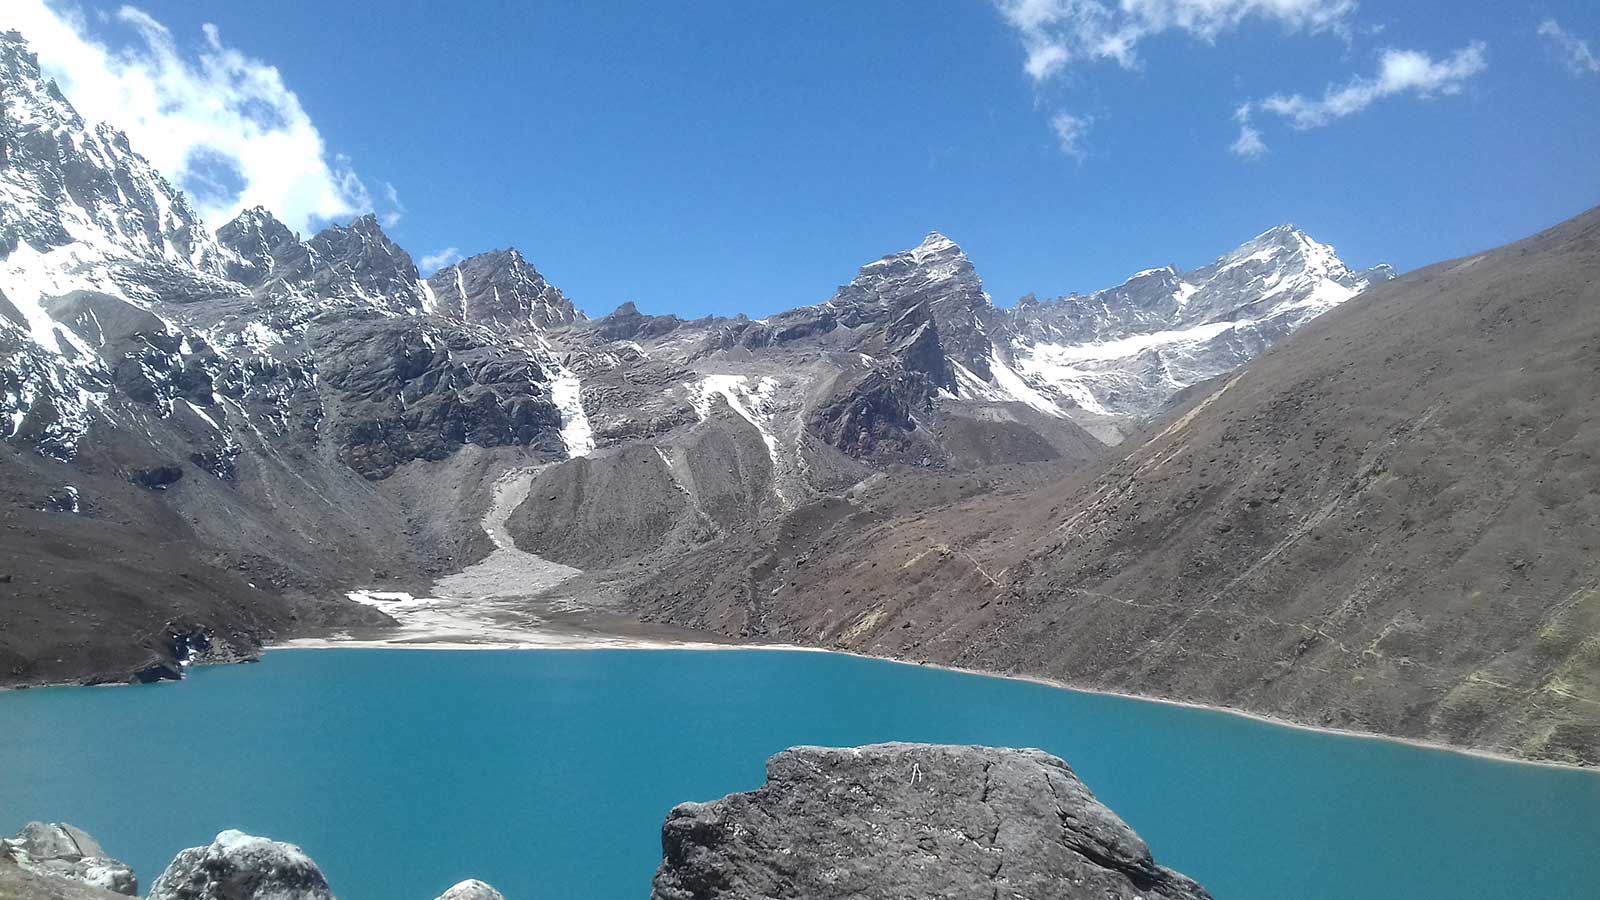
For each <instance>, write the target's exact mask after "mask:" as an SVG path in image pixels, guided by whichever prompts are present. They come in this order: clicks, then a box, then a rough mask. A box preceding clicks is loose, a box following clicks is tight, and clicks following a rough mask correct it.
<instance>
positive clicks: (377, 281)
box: [217, 206, 424, 313]
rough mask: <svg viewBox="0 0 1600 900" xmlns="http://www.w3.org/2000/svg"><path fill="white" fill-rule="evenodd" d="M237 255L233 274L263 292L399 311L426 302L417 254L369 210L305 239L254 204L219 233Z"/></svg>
mask: <svg viewBox="0 0 1600 900" xmlns="http://www.w3.org/2000/svg"><path fill="white" fill-rule="evenodd" d="M217 234H218V237H219V239H220V240H221V241H222V243H223V245H224V246H225V247H227V248H228V250H229V251H231V252H232V254H233V255H234V256H235V257H236V258H235V259H233V260H231V261H230V264H229V266H228V274H229V277H231V278H233V280H235V281H238V282H239V283H241V284H244V285H246V286H248V287H251V288H253V289H255V290H256V291H257V292H258V293H264V294H279V295H284V294H287V295H291V296H297V297H300V298H303V299H312V298H314V299H315V300H316V301H317V302H318V303H321V304H329V303H340V302H344V303H354V304H359V305H366V306H372V307H376V308H379V309H383V310H386V311H388V312H393V313H411V312H417V311H419V310H421V309H422V308H423V306H424V303H423V297H424V292H423V290H422V289H421V284H422V278H421V275H420V274H419V273H418V272H417V265H416V263H415V262H413V261H412V259H411V254H409V253H407V252H406V251H405V250H403V249H401V248H400V246H399V245H397V244H396V243H395V242H394V241H392V240H390V239H389V236H388V235H387V234H385V233H384V231H383V226H382V225H380V224H378V218H377V216H374V215H372V214H371V213H368V214H366V215H364V216H361V217H359V218H357V219H355V220H354V221H352V222H351V223H350V224H349V225H330V226H328V227H327V228H324V229H322V230H321V231H319V232H317V233H316V234H315V235H313V236H312V237H311V239H310V240H308V241H304V242H302V241H301V240H300V238H299V236H298V235H296V234H295V233H294V232H293V231H291V230H290V229H289V227H288V226H287V225H285V224H283V223H282V222H281V221H279V220H278V219H277V217H275V216H273V214H272V213H271V212H269V211H267V210H266V209H263V208H261V207H259V206H258V207H254V208H252V209H247V210H245V211H244V212H242V213H240V214H239V215H238V216H237V217H235V218H234V219H233V221H231V222H229V223H228V224H226V225H224V226H222V228H220V229H218V231H217Z"/></svg>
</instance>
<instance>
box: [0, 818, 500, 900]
mask: <svg viewBox="0 0 1600 900" xmlns="http://www.w3.org/2000/svg"><path fill="white" fill-rule="evenodd" d="M138 893H139V889H138V882H137V881H136V880H135V879H134V876H133V870H132V869H129V868H128V867H127V866H125V865H123V864H122V863H120V862H117V861H116V860H114V859H112V858H110V857H109V856H107V855H106V853H105V851H104V850H103V849H101V847H100V845H99V844H98V843H96V842H95V840H94V838H92V837H90V836H89V835H87V834H85V833H84V832H83V831H81V830H79V829H77V828H74V827H73V826H71V825H60V824H50V825H44V824H41V823H39V822H30V823H28V826H27V827H26V828H24V829H22V831H20V832H18V833H17V836H16V837H13V838H8V839H0V900H119V898H121V897H124V896H128V897H133V896H138ZM147 900H333V892H332V891H331V890H329V888H328V880H327V879H326V878H325V877H323V875H322V870H321V869H319V868H318V867H317V864H316V863H314V862H312V861H311V857H309V856H307V855H306V854H305V851H303V850H301V849H300V848H299V847H296V846H294V845H293V844H285V843H281V842H279V841H273V840H268V839H267V838H263V837H256V836H254V835H249V834H245V833H244V832H242V831H224V832H222V833H221V834H219V835H217V838H216V840H214V841H212V842H211V844H210V845H209V846H205V847H191V848H189V849H188V850H185V851H183V852H182V853H179V854H178V856H177V858H176V859H174V860H173V861H172V863H171V864H170V865H168V866H167V869H166V871H164V872H162V873H161V875H160V877H158V878H157V879H156V882H155V884H153V885H151V886H150V896H149V898H147ZM436 900H505V897H504V896H503V895H502V894H501V893H500V892H499V891H497V890H495V889H494V888H492V887H490V886H489V885H487V884H485V883H483V882H481V881H479V880H477V879H476V878H469V879H467V880H466V881H462V882H458V883H457V884H456V885H454V886H453V887H451V888H450V889H449V890H447V891H445V892H444V893H443V894H441V895H439V897H438V898H436Z"/></svg>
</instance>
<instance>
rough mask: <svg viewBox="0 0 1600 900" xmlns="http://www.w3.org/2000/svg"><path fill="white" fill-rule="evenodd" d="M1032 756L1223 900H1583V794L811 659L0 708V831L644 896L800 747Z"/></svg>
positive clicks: (301, 682) (705, 657)
mask: <svg viewBox="0 0 1600 900" xmlns="http://www.w3.org/2000/svg"><path fill="white" fill-rule="evenodd" d="M886 740H912V741H936V742H952V743H976V744H994V745H1006V746H1036V747H1042V748H1044V749H1046V750H1049V751H1050V752H1052V753H1055V754H1057V755H1059V756H1061V757H1062V758H1064V759H1066V760H1067V762H1069V763H1070V764H1071V765H1072V766H1073V768H1074V769H1075V770H1076V771H1077V772H1078V774H1079V776H1080V777H1082V778H1083V780H1084V781H1085V782H1087V783H1088V785H1089V786H1090V787H1091V788H1092V789H1093V790H1094V791H1095V793H1096V794H1097V795H1098V796H1099V797H1100V798H1101V799H1102V800H1103V801H1105V802H1106V803H1107V804H1108V805H1110V806H1111V808H1113V809H1115V810H1116V811H1117V812H1118V813H1119V814H1120V815H1121V816H1122V817H1123V818H1125V819H1126V820H1128V822H1129V824H1131V825H1132V826H1133V827H1134V828H1135V829H1136V830H1137V831H1138V832H1139V833H1140V834H1141V835H1143V836H1144V838H1145V839H1146V840H1147V841H1148V842H1149V843H1150V845H1151V847H1152V848H1153V849H1154V851H1155V854H1156V858H1157V859H1158V860H1159V861H1161V862H1162V863H1164V864H1166V865H1168V866H1171V867H1173V868H1175V869H1178V870H1180V871H1182V872H1185V873H1186V874H1188V875H1190V876H1192V877H1194V878H1197V879H1198V880H1199V881H1200V882H1201V883H1202V884H1204V885H1206V887H1207V888H1209V889H1210V890H1211V891H1212V893H1213V894H1215V895H1216V896H1217V897H1218V898H1222V900H1227V898H1233V900H1282V898H1286V897H1294V898H1299V900H1314V898H1386V897H1394V898H1408V900H1426V898H1439V900H1446V898H1448V900H1464V898H1485V900H1506V898H1524V897H1526V898H1540V900H1558V898H1572V900H1594V898H1596V897H1597V896H1600V773H1589V772H1576V771H1567V770H1560V769H1553V768H1541V767H1535V766H1525V765H1516V764H1512V763H1502V762H1497V761H1493V760H1486V759H1480V758H1475V757H1470V756H1465V755H1461V754H1454V753H1445V752H1437V751H1430V750H1424V749H1419V748H1415V747H1410V746H1406V745H1403V744H1398V743H1394V742H1387V741H1375V740H1363V739H1359V738H1351V737H1344V736H1338V735H1325V734H1319V733H1315V732H1310V731H1304V730H1298V729H1291V728H1281V727H1277V726H1273V725H1268V724H1265V723H1262V722H1257V721H1253V720H1250V719H1245V718H1242V717H1239V716H1230V715H1227V714H1224V713H1215V712H1210V711H1206V710H1195V709H1186V708H1181V707H1175V706H1168V705H1161V704H1154V703H1143V702H1139V701H1135V700H1126V699H1122V698H1116V697H1107V696H1100V695H1094V694H1082V693H1075V692H1071V691H1064V690H1057V689H1054V688H1049V687H1045V686H1041V685H1035V684H1029V683H1025V682H1018V681H1007V680H1003V679H996V678H984V677H980V676H974V675H963V674H959V673H953V672H946V671H940V670H935V669H925V668H919V667H915V666H904V665H897V664H893V663H888V662H881V661H877V660H868V659H858V658H854V657H847V656H837V655H832V654H821V653H786V652H773V651H754V650H752V651H743V650H739V651H714V652H704V651H701V652H696V651H642V650H594V651H578V650H563V651H475V652H449V651H423V650H417V651H385V650H293V651H277V652H273V653H269V654H268V655H267V657H266V659H265V660H264V661H263V662H262V663H260V664H258V665H250V666H228V667H220V668H208V669H200V670H197V671H195V672H193V673H192V676H191V677H190V678H189V679H188V680H186V681H184V682H181V683H175V684H163V685H154V686H149V687H139V688H55V689H47V690H31V691H19V692H11V693H7V694H0V829H3V830H4V832H5V833H8V834H9V833H10V832H12V831H15V830H16V829H17V828H19V827H20V826H21V825H22V824H23V823H24V822H26V821H28V820H29V819H43V820H50V821H65V822H71V823H73V824H76V825H79V826H81V827H83V828H85V829H86V830H88V831H89V833H91V834H93V835H94V836H95V837H96V838H98V839H99V840H100V841H101V843H102V844H104V845H105V846H106V848H107V850H108V851H109V852H111V853H112V854H113V855H115V856H118V857H120V858H122V859H123V860H124V861H126V862H128V863H130V864H131V865H133V866H134V869H135V871H136V872H137V873H138V874H139V880H140V888H141V890H144V889H146V888H148V886H149V884H150V882H151V881H153V880H154V878H155V876H156V875H157V874H158V873H159V871H160V870H161V868H162V867H163V866H164V865H165V864H166V862H167V861H168V860H170V859H171V858H172V856H173V855H174V854H176V853H177V851H178V850H180V849H182V848H184V847H189V846H194V845H199V844H205V843H208V842H209V841H210V839H211V838H212V837H213V836H214V835H215V834H216V833H217V832H218V831H220V830H222V829H224V828H240V829H243V830H245V831H249V832H252V833H255V834H262V835H266V836H268V837H273V838H277V839H280V840H287V841H290V842H292V843H296V844H299V845H300V846H301V847H303V848H304V849H305V850H306V851H307V852H308V853H310V854H311V856H312V858H314V859H315V860H316V861H317V862H318V863H319V864H320V865H321V866H322V869H323V871H324V872H325V873H326V874H327V876H328V880H329V881H330V883H331V884H332V886H333V889H334V892H335V893H336V894H338V896H339V897H340V898H341V900H430V898H432V897H435V896H437V895H438V894H439V893H440V892H441V891H442V890H443V889H444V888H446V887H448V886H449V885H451V884H453V883H455V882H456V881H458V880H460V879H462V878H466V877H469V876H470V877H477V878H482V879H484V880H486V881H488V882H489V883H491V884H493V885H495V886H496V887H498V888H500V889H501V890H502V891H503V892H504V893H505V894H506V896H507V897H508V898H509V900H545V898H556V897H560V898H634V900H642V898H645V897H647V896H648V895H649V890H650V876H651V875H652V873H653V872H654V871H655V868H656V864H657V862H658V861H659V853H660V844H659V828H660V825H661V821H662V818H663V817H664V816H665V815H666V812H667V810H668V809H670V808H671V807H672V806H673V805H674V804H675V803H678V802H680V801H683V800H710V799H714V798H716V797H720V796H722V795H723V794H726V793H728V792H730V791H740V790H749V789H752V788H755V787H756V786H758V785H760V784H761V782H762V778H763V764H764V762H765V760H766V758H767V757H768V756H769V755H771V754H773V753H775V752H777V751H778V750H781V749H783V748H784V747H788V746H791V745H794V744H831V745H853V744H863V743H869V742H875V741H886Z"/></svg>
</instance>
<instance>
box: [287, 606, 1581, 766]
mask: <svg viewBox="0 0 1600 900" xmlns="http://www.w3.org/2000/svg"><path fill="white" fill-rule="evenodd" d="M608 618H612V617H608ZM615 618H617V619H622V618H623V617H620V616H619V617H615ZM626 621H628V622H631V623H632V626H633V627H632V628H621V629H617V630H616V631H603V630H598V629H596V628H594V627H592V626H588V627H568V628H559V627H558V628H552V629H549V630H546V631H543V632H523V633H521V634H520V635H511V634H507V633H505V632H501V633H500V634H498V635H491V634H488V633H485V632H483V631H482V630H479V629H472V630H470V631H464V630H461V629H459V628H457V629H453V630H454V631H455V633H454V634H450V633H448V631H449V630H443V631H440V632H438V633H434V634H418V633H415V631H413V630H412V629H409V628H406V627H404V626H402V627H401V628H400V629H370V630H367V631H370V633H365V632H364V633H362V634H360V635H356V634H353V633H349V632H343V633H341V634H340V635H339V636H333V635H330V636H326V637H310V638H298V639H292V640H287V641H281V642H277V643H273V644H270V645H268V646H267V647H265V648H264V649H265V650H266V651H268V652H271V651H275V650H297V649H298V650H336V649H348V650H355V649H366V650H467V651H471V650H682V651H718V650H753V651H772V652H784V653H833V654H837V655H840V656H853V657H857V658H859V659H870V660H877V661H879V662H886V663H894V664H896V665H902V666H916V667H921V668H930V669H939V670H942V671H946V672H954V673H958V674H961V675H971V676H976V677H979V678H992V679H1000V680H1005V681H1022V682H1029V683H1032V684H1037V685H1040V686H1043V687H1048V688H1054V689H1056V690H1065V691H1073V692H1075V693H1080V694H1098V695H1100V696H1106V697H1117V698H1120V699H1123V700H1134V701H1139V702H1144V703H1159V704H1163V705H1167V706H1178V707H1184V708H1188V709H1195V710H1201V711H1205V712H1211V713H1217V714H1221V715H1228V716H1238V717H1241V718H1245V719H1252V720H1255V721H1257V722H1261V723H1263V724H1267V725H1274V726H1278V727H1282V728H1295V729H1299V730H1302V731H1313V732H1318V733H1321V734H1328V735H1335V736H1339V737H1346V738H1356V739H1362V740H1376V741H1388V742H1391V743H1396V744H1403V745H1406V746H1410V747H1416V748H1418V749H1423V750H1433V751H1440V752H1445V753H1456V754H1461V755H1464V756H1473V757H1477V758H1479V759H1485V760H1489V761H1492V762H1498V763H1506V764H1510V765H1522V766H1540V767H1544V768H1553V769H1567V770H1572V771H1579V772H1588V773H1600V767H1596V766H1589V765H1582V764H1578V763H1570V762H1563V761H1560V760H1543V759H1528V758H1526V757H1519V756H1512V755H1510V754H1507V753H1500V752H1496V751H1493V750H1484V749H1480V748H1474V747H1463V746H1460V745H1456V744H1445V743H1441V742H1438V741H1428V740H1423V739H1419V738H1408V737H1401V736H1398V735H1391V734H1382V733H1378V732H1371V731H1357V730H1354V729H1349V728H1334V727H1328V726H1323V725H1312V724H1308V723H1305V722H1297V721H1294V720H1293V719H1286V718H1281V717H1278V716H1271V715H1267V714H1264V713H1258V712H1252V711H1249V710H1243V709H1237V708H1234V707H1228V706H1220V705H1217V704H1212V703H1203V702H1198V701H1192V700H1181V699H1174V698H1169V697H1153V696H1148V695H1143V694H1133V693H1128V692H1124V691H1115V690H1107V689H1101V688H1092V687H1083V686H1079V685H1074V684H1071V683H1068V682H1065V681H1060V680H1057V679H1053V678H1047V677H1044V676H1039V675H1028V674H1022V673H1004V672H991V671H985V670H982V669H973V668H968V667H964V666H955V665H948V664H944V663H934V662H922V661H917V660H910V659H900V658H895V657H888V656H876V655H873V654H871V653H861V652H857V651H852V650H838V649H832V648H827V647H818V646H813V645H807V644H766V643H750V642H743V641H739V640H737V639H733V638H725V637H722V636H719V635H709V634H704V633H701V632H689V631H687V630H686V629H669V628H665V627H662V626H652V625H648V624H643V623H639V622H637V621H634V620H626ZM608 624H610V623H608ZM400 632H409V633H404V634H402V633H400ZM618 632H632V633H618ZM385 634H387V635H389V636H390V637H389V639H384V638H383V635H385Z"/></svg>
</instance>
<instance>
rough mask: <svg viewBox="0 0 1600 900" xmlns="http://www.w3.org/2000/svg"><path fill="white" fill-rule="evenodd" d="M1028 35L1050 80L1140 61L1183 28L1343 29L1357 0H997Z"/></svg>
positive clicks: (1208, 37)
mask: <svg viewBox="0 0 1600 900" xmlns="http://www.w3.org/2000/svg"><path fill="white" fill-rule="evenodd" d="M994 3H995V6H996V7H997V8H998V9H999V10H1000V15H1001V17H1002V18H1004V19H1005V21H1006V23H1007V24H1009V25H1010V26H1011V27H1012V28H1013V29H1015V30H1016V32H1017V34H1018V36H1019V37H1020V38H1021V40H1022V46H1023V49H1024V51H1025V52H1026V54H1027V59H1026V61H1025V62H1024V63H1023V71H1025V72H1027V74H1028V77H1030V78H1032V79H1033V80H1034V81H1035V82H1042V81H1045V80H1047V79H1049V78H1051V77H1052V76H1054V75H1056V74H1058V73H1060V72H1061V71H1062V70H1064V69H1066V68H1067V67H1068V66H1070V65H1073V64H1075V63H1078V62H1095V61H1106V60H1110V61H1114V62H1116V63H1117V64H1118V65H1120V66H1123V67H1124V68H1134V67H1136V66H1137V65H1138V61H1139V60H1138V55H1137V50H1138V46H1139V44H1140V43H1142V42H1143V41H1144V40H1145V39H1147V38H1150V37H1153V36H1155V35H1158V34H1160V33H1162V32H1164V31H1174V30H1176V31H1182V32H1185V33H1187V34H1189V35H1191V36H1193V37H1195V38H1198V39H1200V40H1203V41H1213V40H1215V39H1216V38H1217V37H1218V36H1220V35H1222V34H1223V33H1225V32H1228V31H1232V30H1234V29H1236V28H1238V27H1239V26H1240V25H1241V24H1242V23H1244V22H1245V21H1246V20H1249V19H1260V20H1262V21H1269V22H1276V23H1278V24H1280V25H1282V26H1283V27H1285V28H1287V29H1289V30H1291V31H1305V32H1313V33H1315V32H1323V31H1343V30H1344V29H1345V26H1346V24H1347V21H1348V18H1349V16H1350V14H1351V13H1353V12H1354V11H1355V8H1356V4H1355V0H1120V2H1117V3H1106V2H1102V0H994Z"/></svg>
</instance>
